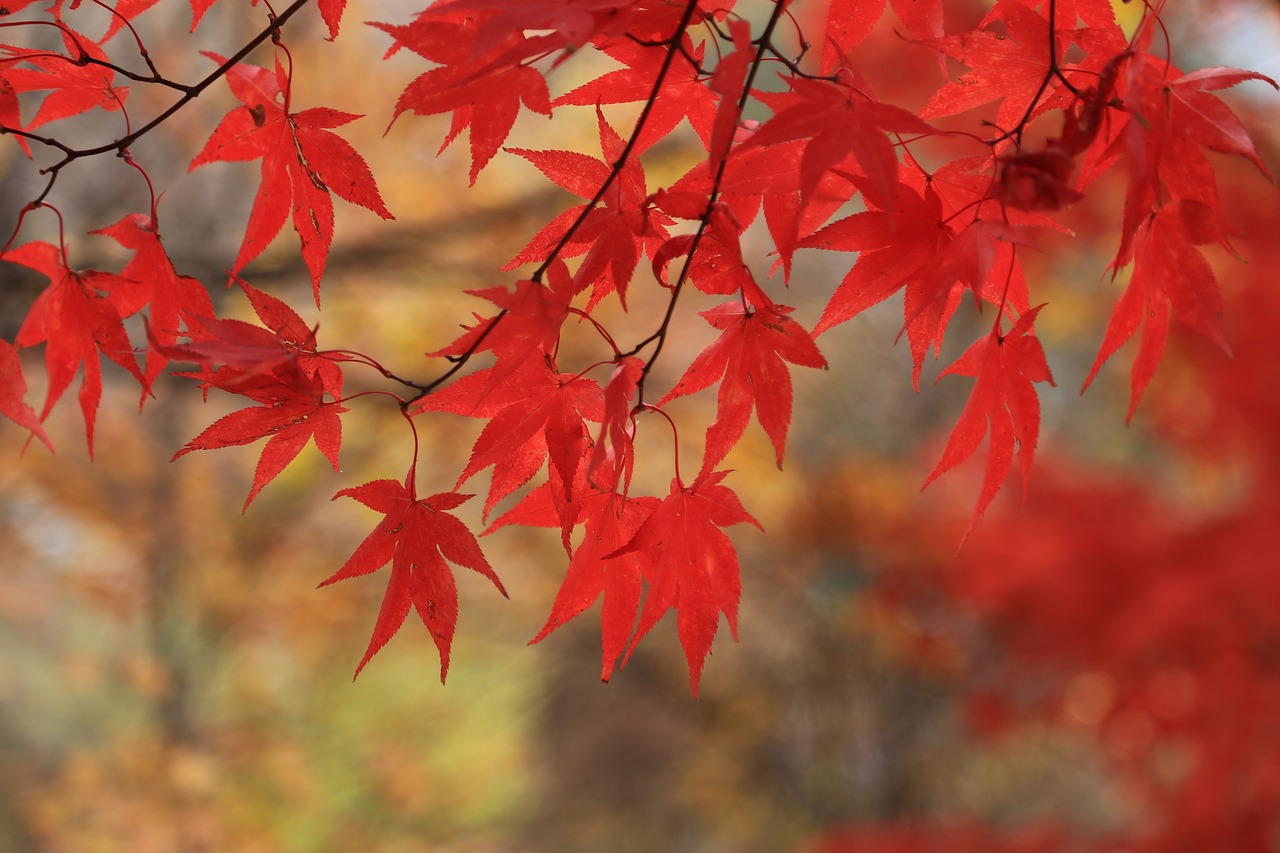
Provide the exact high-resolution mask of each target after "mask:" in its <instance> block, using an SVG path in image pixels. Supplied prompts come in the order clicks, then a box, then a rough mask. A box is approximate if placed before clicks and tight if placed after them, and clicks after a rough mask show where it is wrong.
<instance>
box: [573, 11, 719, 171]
mask: <svg viewBox="0 0 1280 853" xmlns="http://www.w3.org/2000/svg"><path fill="white" fill-rule="evenodd" d="M682 48H683V49H682V51H681V52H679V53H678V54H677V55H676V57H675V59H674V60H672V63H671V67H670V68H669V69H668V70H667V73H666V76H664V77H663V78H662V85H661V86H660V87H659V88H658V92H657V95H656V97H655V98H654V99H653V107H652V108H651V109H650V110H649V116H648V118H647V119H646V121H645V126H644V130H643V132H642V133H641V134H640V137H639V139H638V140H637V142H636V149H635V151H636V153H637V154H639V153H641V152H643V151H644V150H645V149H647V148H648V147H649V146H651V145H653V143H655V142H657V141H658V140H660V139H665V138H666V137H667V136H668V135H670V133H671V131H673V130H675V127H676V125H678V124H679V123H680V121H681V119H685V118H687V119H688V120H689V124H690V126H692V127H693V129H694V131H695V132H696V133H697V134H698V137H699V138H700V139H701V140H702V141H703V143H704V144H708V145H709V144H710V142H709V140H710V139H711V124H712V119H713V116H714V115H715V112H716V97H715V95H714V93H712V92H711V91H710V90H709V89H708V88H707V86H706V84H705V81H704V80H703V79H702V76H701V74H700V73H699V68H697V67H695V66H694V65H693V64H692V63H697V64H698V65H699V66H700V65H701V63H702V56H703V53H704V52H705V50H706V45H703V44H699V45H698V46H697V47H694V46H693V45H692V43H691V42H690V40H689V37H688V36H687V35H685V36H684V37H683V39H682ZM602 52H603V53H605V54H607V55H608V56H610V57H612V58H613V59H616V60H618V61H619V62H621V63H622V64H623V65H625V66H626V67H625V68H620V69H618V70H616V71H610V72H608V73H606V74H603V75H601V76H599V77H597V78H596V79H594V80H592V81H590V82H588V83H584V84H583V85H581V86H579V87H578V88H576V89H574V90H572V91H570V92H567V93H566V94H563V95H561V96H560V97H558V98H556V99H555V100H554V101H552V102H551V106H552V107H553V108H554V107H559V106H568V105H572V106H599V105H602V104H631V103H641V102H645V101H647V100H649V98H650V95H651V94H653V87H654V82H655V81H656V80H657V79H658V72H659V71H660V70H661V68H662V63H663V61H664V59H665V57H666V55H667V53H666V51H665V50H660V49H656V48H655V47H653V46H652V45H647V44H638V43H636V42H634V41H632V40H630V39H620V40H618V41H614V42H611V43H609V45H608V46H607V47H605V48H604V49H603V50H602ZM691 61H692V62H691Z"/></svg>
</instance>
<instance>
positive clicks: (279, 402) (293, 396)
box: [173, 375, 347, 509]
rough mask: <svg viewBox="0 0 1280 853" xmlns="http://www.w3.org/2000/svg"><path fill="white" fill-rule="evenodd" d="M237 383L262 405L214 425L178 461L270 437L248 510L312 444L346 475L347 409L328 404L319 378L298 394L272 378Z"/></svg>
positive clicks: (294, 388)
mask: <svg viewBox="0 0 1280 853" xmlns="http://www.w3.org/2000/svg"><path fill="white" fill-rule="evenodd" d="M232 378H233V380H234V383H235V384H234V387H235V388H236V389H237V392H238V393H240V394H243V395H245V396H246V397H249V398H250V399H253V400H257V401H258V402H260V403H261V404H262V405H260V406H251V407H249V408H247V409H240V410H239V411H236V412H232V413H231V414H229V415H224V416H223V417H221V418H219V419H218V420H216V421H214V422H213V423H212V424H210V425H209V426H208V427H206V428H205V430H204V431H203V432H201V433H200V434H199V435H197V436H196V437H195V438H193V439H191V440H190V441H188V442H187V443H186V444H185V445H184V446H183V447H182V449H181V450H179V451H178V452H177V453H175V454H174V455H173V458H174V459H177V458H179V457H180V456H185V455H186V454H188V453H190V452H191V451H193V450H214V449H217V448H221V447H237V446H240V445H243V444H252V443H253V442H255V441H257V440H258V439H260V438H266V437H268V436H270V439H269V440H268V441H267V443H266V445H265V446H264V447H263V448H262V454H261V455H260V456H259V457H258V466H257V469H256V470H255V471H254V474H253V486H252V487H251V488H250V489H249V496H248V497H247V498H245V502H244V507H243V508H242V509H248V508H249V504H251V503H253V499H254V498H255V497H257V495H258V492H260V491H262V489H263V487H265V486H266V485H267V484H268V483H270V482H271V481H272V480H274V479H275V478H276V477H277V476H279V474H280V472H281V471H283V470H284V469H285V467H286V466H287V465H288V464H289V463H290V462H292V461H293V460H294V459H295V458H297V456H298V454H299V453H301V452H302V448H303V447H306V445H307V443H308V442H309V441H311V440H313V439H314V440H315V444H316V448H317V449H318V450H319V451H320V452H321V453H323V454H324V457H325V458H326V459H328V460H329V464H330V465H332V466H333V470H334V471H339V470H341V469H340V468H339V467H338V452H339V450H340V449H341V446H342V420H341V418H339V415H340V414H342V413H343V412H345V411H347V409H346V407H344V406H343V405H341V404H340V403H338V402H336V401H334V400H325V399H324V385H323V383H322V382H321V381H320V379H319V377H312V379H311V381H310V383H309V384H310V388H309V389H306V390H302V389H299V388H298V384H297V383H296V382H283V381H280V380H278V379H276V378H275V377H273V376H267V377H260V378H259V379H258V380H257V381H252V382H246V381H245V379H244V378H243V377H242V376H240V375H233V377H232Z"/></svg>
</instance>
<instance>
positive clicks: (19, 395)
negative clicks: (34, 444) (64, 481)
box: [0, 340, 53, 451]
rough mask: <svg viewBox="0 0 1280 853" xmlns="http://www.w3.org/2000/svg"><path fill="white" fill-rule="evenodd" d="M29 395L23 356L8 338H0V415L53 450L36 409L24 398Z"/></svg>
mask: <svg viewBox="0 0 1280 853" xmlns="http://www.w3.org/2000/svg"><path fill="white" fill-rule="evenodd" d="M26 396H27V380H26V378H25V377H23V375H22V357H21V356H19V355H18V350H17V349H16V348H14V346H13V345H12V344H10V343H9V342H8V341H6V340H0V415H4V416H5V417H6V418H8V419H9V420H11V421H13V422H14V423H15V424H17V425H18V426H20V427H22V428H23V429H25V430H27V431H28V432H29V433H31V434H32V435H34V436H35V437H36V438H38V439H40V440H41V441H42V442H44V446H45V447H47V448H49V450H51V451H52V450H53V444H52V443H51V442H50V441H49V436H47V435H45V434H44V427H43V426H42V425H41V424H40V419H39V418H37V417H36V413H35V410H34V409H32V408H31V407H30V406H28V405H27V403H26V401H25V400H24V399H23V398H24V397H26Z"/></svg>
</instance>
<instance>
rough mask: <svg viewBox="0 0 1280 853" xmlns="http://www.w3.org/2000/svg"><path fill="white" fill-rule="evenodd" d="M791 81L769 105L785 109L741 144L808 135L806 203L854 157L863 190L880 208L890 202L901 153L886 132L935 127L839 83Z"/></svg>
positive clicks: (803, 179)
mask: <svg viewBox="0 0 1280 853" xmlns="http://www.w3.org/2000/svg"><path fill="white" fill-rule="evenodd" d="M787 84H788V85H789V86H790V87H791V91H790V92H788V93H786V94H784V95H779V96H775V97H774V98H772V99H771V105H773V106H775V109H776V108H777V107H781V109H780V110H779V111H778V112H777V114H776V115H775V116H774V117H773V118H771V119H770V120H769V121H767V122H765V123H764V125H763V126H761V127H760V129H759V130H757V131H756V132H755V133H754V134H752V135H751V136H750V137H749V138H748V139H747V140H746V141H745V142H744V143H742V145H743V147H744V148H753V147H756V146H761V145H776V144H778V143H781V142H790V141H791V140H795V139H807V140H808V142H807V143H806V144H805V148H804V155H803V157H802V158H801V160H800V175H799V179H800V180H799V190H800V199H801V202H802V203H803V202H806V201H807V200H808V199H809V198H810V197H811V196H812V195H813V193H814V190H816V189H817V188H818V185H819V183H820V182H821V181H822V179H823V178H824V177H825V175H826V174H827V172H828V171H829V170H831V169H833V168H835V167H837V166H839V165H841V164H842V163H843V162H844V161H845V160H846V159H847V158H852V159H853V160H854V161H856V163H857V165H858V167H859V168H860V169H861V172H862V174H864V175H866V178H867V182H866V184H865V186H864V187H863V194H864V195H866V196H868V198H869V200H870V201H871V202H872V203H874V204H875V205H877V206H878V207H881V208H882V209H883V208H885V207H887V206H888V205H889V204H890V201H891V200H892V199H893V196H894V193H895V190H896V187H897V184H898V156H897V153H896V151H895V149H894V143H893V142H891V141H890V140H889V137H888V135H887V134H888V133H890V132H894V133H912V134H932V133H933V132H934V131H933V128H931V127H930V126H929V125H927V124H925V123H924V122H923V121H921V120H920V119H919V118H918V117H917V116H916V115H915V113H911V112H908V111H907V110H904V109H903V108H902V107H897V106H893V105H892V104H884V103H881V102H879V101H876V100H873V99H872V98H870V97H868V96H867V95H866V94H864V93H862V92H860V91H858V90H857V89H854V88H853V87H851V86H848V85H844V84H842V83H839V82H831V81H827V80H810V79H804V78H788V79H787Z"/></svg>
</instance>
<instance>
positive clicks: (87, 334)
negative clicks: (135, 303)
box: [0, 242, 148, 457]
mask: <svg viewBox="0 0 1280 853" xmlns="http://www.w3.org/2000/svg"><path fill="white" fill-rule="evenodd" d="M0 259H2V260H6V261H11V262H13V263H16V264H21V265H22V266H25V267H29V268H31V269H33V270H35V271H36V272H39V273H41V274H42V275H44V276H46V277H47V278H48V279H49V282H50V284H49V286H48V287H47V288H45V289H44V290H43V291H42V292H41V293H40V295H39V296H38V297H36V301H35V304H34V305H32V306H31V310H30V312H29V313H28V314H27V317H26V319H25V320H24V321H23V323H22V328H20V329H19V330H18V336H17V338H16V339H15V341H14V342H15V343H16V344H17V345H18V346H20V347H31V346H35V345H36V344H40V343H43V344H44V345H45V350H44V363H45V372H46V373H47V374H48V376H49V387H48V390H47V392H46V394H45V401H44V408H43V409H42V410H41V412H40V420H41V421H43V420H44V419H45V418H47V417H48V416H49V412H50V411H52V409H53V406H54V404H55V403H57V402H58V400H59V399H60V398H61V397H62V394H63V392H65V391H66V390H67V388H68V386H70V385H71V380H72V379H73V378H74V377H75V374H76V371H77V370H79V369H80V367H81V366H82V365H83V367H84V380H83V381H82V382H81V384H80V395H79V396H80V411H81V412H82V414H83V415H84V426H85V438H86V442H87V444H88V449H89V456H90V457H92V456H93V428H94V422H95V420H96V419H97V414H98V403H99V401H100V400H101V399H102V363H101V359H100V357H99V353H101V354H102V355H105V356H106V357H107V358H109V359H111V360H112V361H114V362H115V363H116V364H118V365H120V366H121V367H123V368H124V369H125V370H127V371H129V373H130V374H131V375H132V376H133V377H134V378H135V379H137V380H138V382H139V384H141V385H142V386H143V389H144V393H145V389H146V388H147V387H148V385H147V380H146V377H145V376H143V375H142V371H141V370H139V369H138V360H137V358H136V357H135V355H134V352H133V346H132V344H130V343H129V336H128V335H127V334H126V333H125V330H124V324H123V323H122V322H121V316H120V312H119V310H118V309H117V308H116V306H115V305H114V304H113V302H112V300H111V293H112V291H113V290H114V289H116V288H117V287H120V286H121V285H124V284H125V282H124V280H123V279H121V278H120V277H119V276H116V275H113V274H111V273H105V272H101V271H99V270H81V271H76V272H73V271H72V270H71V269H70V268H69V267H68V266H67V261H66V255H65V253H64V252H63V251H61V250H60V249H58V248H57V247H56V246H53V245H51V244H49V243H45V242H34V243H25V244H23V245H21V246H18V247H17V248H14V249H10V250H9V251H7V252H5V253H4V254H3V255H0Z"/></svg>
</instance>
